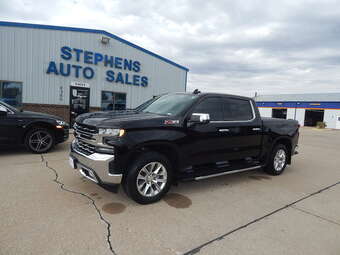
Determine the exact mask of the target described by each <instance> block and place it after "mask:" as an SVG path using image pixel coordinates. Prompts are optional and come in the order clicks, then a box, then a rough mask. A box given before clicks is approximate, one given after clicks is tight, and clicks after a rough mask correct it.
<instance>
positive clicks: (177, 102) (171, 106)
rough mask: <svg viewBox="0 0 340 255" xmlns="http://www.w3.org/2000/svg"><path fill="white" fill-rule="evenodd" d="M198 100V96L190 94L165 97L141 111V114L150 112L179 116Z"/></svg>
mask: <svg viewBox="0 0 340 255" xmlns="http://www.w3.org/2000/svg"><path fill="white" fill-rule="evenodd" d="M197 98H198V97H197V95H190V94H170V95H164V96H161V97H159V98H158V99H157V100H155V101H154V102H152V103H151V104H150V105H148V106H147V107H145V108H144V109H143V110H141V112H150V113H156V114H161V115H169V116H172V115H178V114H180V113H181V112H182V111H184V110H185V109H186V108H188V107H189V106H190V105H191V104H192V102H193V101H194V100H195V99H197Z"/></svg>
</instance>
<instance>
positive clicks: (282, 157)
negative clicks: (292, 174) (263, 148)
mask: <svg viewBox="0 0 340 255" xmlns="http://www.w3.org/2000/svg"><path fill="white" fill-rule="evenodd" d="M287 160H288V153H287V148H286V146H284V145H283V144H279V145H277V146H276V147H275V148H274V149H273V151H272V154H271V156H270V159H269V162H268V165H267V167H266V168H265V171H266V172H267V173H269V174H271V175H280V174H282V173H283V171H284V170H285V168H286V166H287Z"/></svg>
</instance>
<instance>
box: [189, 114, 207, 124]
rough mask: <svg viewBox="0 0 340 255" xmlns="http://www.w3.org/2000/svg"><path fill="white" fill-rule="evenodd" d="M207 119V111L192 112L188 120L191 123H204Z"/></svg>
mask: <svg viewBox="0 0 340 255" xmlns="http://www.w3.org/2000/svg"><path fill="white" fill-rule="evenodd" d="M209 121H210V116H209V113H193V114H192V115H191V117H190V119H189V122H190V123H192V124H206V123H209Z"/></svg>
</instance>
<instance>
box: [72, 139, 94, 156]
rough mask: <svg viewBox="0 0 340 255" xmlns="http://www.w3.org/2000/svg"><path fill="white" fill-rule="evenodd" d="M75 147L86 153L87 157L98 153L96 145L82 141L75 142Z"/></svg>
mask: <svg viewBox="0 0 340 255" xmlns="http://www.w3.org/2000/svg"><path fill="white" fill-rule="evenodd" d="M75 145H76V148H77V149H78V150H79V151H80V152H82V153H84V154H85V155H87V156H88V155H91V154H93V153H95V152H96V147H95V146H94V145H92V144H89V143H87V142H85V141H82V140H80V139H76V140H75Z"/></svg>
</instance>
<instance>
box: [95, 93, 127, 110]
mask: <svg viewBox="0 0 340 255" xmlns="http://www.w3.org/2000/svg"><path fill="white" fill-rule="evenodd" d="M101 108H102V110H103V111H113V110H125V109H126V94H124V93H115V92H111V91H102V105H101Z"/></svg>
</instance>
